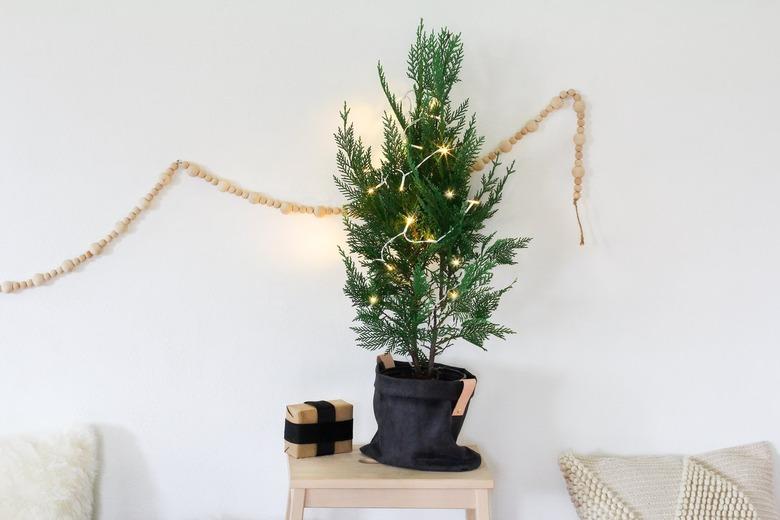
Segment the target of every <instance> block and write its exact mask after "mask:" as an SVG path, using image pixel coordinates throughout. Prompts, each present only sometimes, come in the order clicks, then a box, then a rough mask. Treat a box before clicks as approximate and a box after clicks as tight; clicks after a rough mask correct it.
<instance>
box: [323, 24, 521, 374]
mask: <svg viewBox="0 0 780 520" xmlns="http://www.w3.org/2000/svg"><path fill="white" fill-rule="evenodd" d="M462 63H463V44H462V42H461V38H460V35H458V34H453V33H452V32H450V31H449V30H447V29H443V30H440V31H439V32H435V33H434V32H432V33H427V32H426V31H425V30H424V27H423V25H422V23H421V24H420V26H419V28H418V30H417V38H416V40H415V42H414V44H413V45H412V47H411V50H410V51H409V58H408V61H407V75H408V77H409V79H411V80H412V82H413V85H414V88H413V91H412V97H413V103H410V104H411V105H412V106H411V107H409V108H407V109H406V110H405V109H404V106H403V105H404V100H403V99H398V98H397V97H396V96H395V95H394V94H393V93H392V92H391V90H390V86H389V85H388V82H387V79H386V77H385V73H384V70H383V69H382V66H381V64H379V65H378V71H379V81H380V84H381V86H382V90H383V91H384V93H385V96H386V97H387V101H388V103H389V105H390V109H389V111H388V112H385V114H384V117H383V122H384V142H383V145H382V151H381V160H380V162H379V165H378V166H376V167H375V166H372V150H371V148H370V147H367V146H365V145H364V144H363V142H362V141H361V139H360V138H359V137H358V136H356V135H355V130H354V127H353V125H352V124H351V123H350V122H349V108H347V105H346V104H345V105H344V108H343V110H342V112H341V118H342V126H341V127H340V128H339V129H338V131H337V132H336V134H335V138H336V143H337V146H338V154H337V163H338V170H339V172H340V175H339V176H336V177H335V181H336V184H337V186H338V188H339V190H340V191H341V192H342V193H343V195H344V196H345V197H346V199H347V204H346V206H345V215H344V226H345V228H346V232H347V246H348V249H349V252H350V253H351V254H347V253H346V252H345V251H343V250H341V255H342V257H343V260H344V265H345V267H346V275H347V278H346V283H345V286H344V293H345V294H346V295H347V296H348V297H349V298H350V300H351V302H352V304H353V306H354V307H355V308H356V310H357V314H356V317H355V322H356V325H355V326H354V327H352V329H353V330H354V331H355V332H356V333H357V339H358V344H359V345H360V346H361V347H363V348H366V349H370V350H381V351H385V352H390V353H392V354H394V355H400V356H409V357H410V358H411V361H412V364H413V365H414V367H415V370H416V372H417V373H418V374H419V375H422V376H427V377H435V370H433V367H434V363H435V362H436V359H437V357H438V356H439V355H440V354H441V353H442V352H444V351H446V350H447V349H448V348H450V347H451V346H452V345H453V344H454V343H455V342H456V341H457V340H459V339H463V340H465V341H467V342H469V343H472V344H474V345H476V346H478V347H480V348H483V349H484V345H485V342H486V340H488V339H489V338H491V337H497V338H501V339H503V338H505V337H506V335H507V334H511V333H512V331H511V330H510V329H509V328H507V327H504V326H502V325H499V324H497V323H494V322H493V321H491V315H492V314H493V312H494V311H495V310H496V309H497V307H498V305H499V302H500V300H501V297H502V296H503V295H504V294H505V293H506V292H507V291H508V290H509V289H510V288H511V285H510V286H508V287H502V288H494V287H493V286H492V284H491V281H492V277H493V271H494V269H495V268H496V267H498V266H501V265H511V264H514V263H515V262H514V257H515V254H516V253H517V251H518V249H521V248H524V247H526V246H527V245H528V242H529V240H530V239H528V238H496V237H495V234H494V233H490V234H487V233H486V232H485V225H486V223H487V221H488V220H489V219H490V218H491V217H492V216H493V215H495V213H496V211H497V209H498V204H499V203H500V202H501V196H502V193H503V190H504V186H505V184H506V182H507V179H508V178H509V177H510V176H511V174H512V173H513V172H514V163H513V164H512V165H510V166H509V167H508V168H506V170H505V173H504V174H503V175H500V174H499V173H498V169H499V166H500V163H499V159H498V157H497V158H496V159H495V160H494V161H493V163H492V165H490V167H489V168H487V169H486V173H484V174H482V175H481V178H479V179H476V178H475V179H472V173H471V165H472V164H473V163H474V161H476V160H477V158H478V155H479V150H480V147H481V146H482V144H483V138H482V137H480V136H479V135H478V134H477V130H476V119H475V117H474V116H473V115H472V116H470V117H469V115H468V108H469V104H468V100H466V101H463V102H462V103H460V104H457V105H455V104H453V102H452V101H451V100H450V93H451V91H452V88H453V86H454V85H455V84H456V83H457V82H458V81H459V79H458V75H459V73H460V70H461V65H462ZM472 180H478V182H474V183H473V185H472ZM475 201H478V202H475ZM353 257H356V259H357V261H356V260H354V259H353Z"/></svg>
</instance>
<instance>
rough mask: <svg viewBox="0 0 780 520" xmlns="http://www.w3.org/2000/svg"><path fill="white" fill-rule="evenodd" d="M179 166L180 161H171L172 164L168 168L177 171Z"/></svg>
mask: <svg viewBox="0 0 780 520" xmlns="http://www.w3.org/2000/svg"><path fill="white" fill-rule="evenodd" d="M178 168H179V161H174V162H172V163H171V165H170V166H168V169H169V170H171V172H175V171H176V170H177V169H178Z"/></svg>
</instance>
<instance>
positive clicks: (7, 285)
mask: <svg viewBox="0 0 780 520" xmlns="http://www.w3.org/2000/svg"><path fill="white" fill-rule="evenodd" d="M0 289H2V290H3V292H4V293H6V294H10V293H12V292H14V283H13V282H3V283H2V284H0Z"/></svg>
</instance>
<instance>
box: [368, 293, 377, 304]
mask: <svg viewBox="0 0 780 520" xmlns="http://www.w3.org/2000/svg"><path fill="white" fill-rule="evenodd" d="M368 303H369V304H370V305H376V304H377V303H379V296H377V295H376V294H372V295H371V296H369V297H368Z"/></svg>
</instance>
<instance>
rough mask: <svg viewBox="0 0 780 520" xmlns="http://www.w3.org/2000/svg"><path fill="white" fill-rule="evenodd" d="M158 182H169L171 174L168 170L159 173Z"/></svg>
mask: <svg viewBox="0 0 780 520" xmlns="http://www.w3.org/2000/svg"><path fill="white" fill-rule="evenodd" d="M160 182H161V183H162V184H168V183H169V182H171V174H170V172H165V173H163V174H162V175H160Z"/></svg>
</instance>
